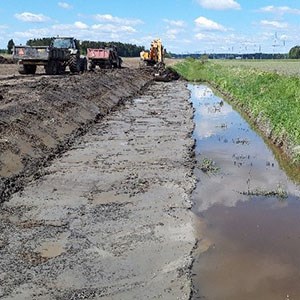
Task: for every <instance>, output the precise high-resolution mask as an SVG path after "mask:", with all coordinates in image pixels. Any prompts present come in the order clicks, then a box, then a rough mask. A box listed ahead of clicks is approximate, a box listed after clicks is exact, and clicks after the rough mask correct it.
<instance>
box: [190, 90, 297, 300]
mask: <svg viewBox="0 0 300 300" xmlns="http://www.w3.org/2000/svg"><path fill="white" fill-rule="evenodd" d="M189 88H190V90H191V99H192V101H193V105H194V107H195V110H196V111H195V124H196V127H195V131H194V137H195V139H196V141H197V143H196V145H197V146H196V154H197V167H196V169H195V175H196V177H197V179H198V184H197V188H196V190H195V192H194V195H193V200H194V213H195V214H196V215H197V216H198V225H197V235H198V239H199V247H198V249H197V251H196V259H195V263H194V267H193V284H194V286H195V290H196V291H197V292H196V293H195V295H194V298H193V299H210V300H229V299H230V300H248V299H249V300H250V299H251V300H253V299H264V300H268V299H270V300H277V299H278V300H286V299H289V300H291V299H293V300H297V299H300V255H299V254H300V187H299V186H297V185H295V184H294V183H293V182H292V181H291V180H290V179H289V178H288V177H287V176H286V175H285V173H284V172H283V171H282V170H281V169H280V167H279V165H278V163H277V161H276V159H275V157H274V155H273V153H272V151H271V150H270V149H269V148H268V147H267V146H266V145H265V143H264V141H263V140H262V138H261V137H260V136H259V135H257V134H256V133H255V132H254V131H253V130H252V129H251V127H250V126H249V125H248V124H247V123H246V122H245V121H244V120H243V118H242V117H241V116H240V115H239V114H238V113H237V112H236V111H234V110H233V108H232V107H231V106H230V105H228V104H227V103H226V102H224V100H222V99H221V98H219V97H217V96H215V95H214V94H213V92H212V91H211V89H209V88H208V87H206V86H203V85H190V86H189Z"/></svg>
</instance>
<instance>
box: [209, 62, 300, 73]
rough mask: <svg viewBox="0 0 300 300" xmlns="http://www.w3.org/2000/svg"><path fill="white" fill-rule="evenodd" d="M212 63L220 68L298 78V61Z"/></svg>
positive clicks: (299, 67)
mask: <svg viewBox="0 0 300 300" xmlns="http://www.w3.org/2000/svg"><path fill="white" fill-rule="evenodd" d="M213 62H214V63H217V64H220V65H222V66H231V67H247V68H254V69H258V70H262V71H267V72H276V73H279V74H283V75H296V76H300V60H292V59H284V60H271V59H267V60H266V59H264V60H250V59H248V60H237V59H231V60H229V59H227V60H214V61H213Z"/></svg>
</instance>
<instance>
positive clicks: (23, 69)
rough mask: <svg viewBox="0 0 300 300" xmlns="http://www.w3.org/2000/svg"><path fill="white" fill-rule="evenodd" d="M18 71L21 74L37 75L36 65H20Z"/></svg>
mask: <svg viewBox="0 0 300 300" xmlns="http://www.w3.org/2000/svg"><path fill="white" fill-rule="evenodd" d="M18 71H19V73H20V74H35V72H36V65H23V64H19V68H18Z"/></svg>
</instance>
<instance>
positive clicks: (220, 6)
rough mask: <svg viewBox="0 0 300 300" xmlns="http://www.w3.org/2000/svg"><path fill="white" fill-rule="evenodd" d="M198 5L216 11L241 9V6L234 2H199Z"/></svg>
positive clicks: (212, 0) (226, 0)
mask: <svg viewBox="0 0 300 300" xmlns="http://www.w3.org/2000/svg"><path fill="white" fill-rule="evenodd" d="M198 3H199V4H200V5H201V6H202V7H204V8H208V9H214V10H225V9H241V6H240V4H239V3H238V2H236V1H234V0H198Z"/></svg>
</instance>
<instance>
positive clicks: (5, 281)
mask: <svg viewBox="0 0 300 300" xmlns="http://www.w3.org/2000/svg"><path fill="white" fill-rule="evenodd" d="M150 78H151V74H149V73H146V72H143V73H141V71H140V70H134V69H124V70H120V71H114V72H99V74H94V73H93V74H84V75H80V76H65V77H63V78H61V77H59V76H58V77H52V76H51V77H49V76H48V77H45V76H40V77H39V76H35V77H26V78H21V79H19V78H17V79H9V80H8V79H5V80H4V81H3V80H2V82H1V85H0V91H1V95H2V96H3V98H2V100H1V103H2V104H3V105H2V106H1V114H2V116H3V117H2V118H1V122H2V123H1V130H2V135H1V136H2V140H1V141H2V144H1V148H0V151H1V178H2V186H4V187H5V188H3V193H2V199H6V201H5V202H4V203H2V205H1V215H0V218H1V221H0V226H1V228H0V270H1V272H0V283H1V284H0V297H2V298H3V299H5V300H8V299H22V300H23V299H28V300H29V299H42V300H48V299H49V300H50V299H157V298H162V299H189V297H190V292H191V280H190V267H191V263H192V259H191V251H192V249H193V247H194V245H195V238H194V234H193V220H192V215H191V212H190V211H189V208H190V206H191V203H190V193H191V191H192V190H193V188H194V184H195V180H194V177H193V175H192V169H193V166H194V157H193V154H194V152H193V146H194V140H193V139H192V137H191V134H192V130H193V121H192V115H193V109H192V107H191V105H190V103H189V102H188V98H189V92H188V90H187V88H186V85H185V83H184V82H176V83H153V84H151V85H150V87H148V88H147V89H146V90H143V93H142V94H141V95H139V96H137V94H138V93H140V91H141V90H142V88H143V87H144V86H145V85H146V84H147V83H148V82H149V80H150ZM3 82H4V84H3ZM134 94H135V95H136V96H135V97H133V98H131V100H128V101H125V105H124V106H123V105H122V106H120V107H118V109H116V110H114V111H110V110H111V109H112V107H114V106H115V105H116V104H117V103H118V102H119V100H120V99H121V100H122V99H123V100H124V99H125V98H127V97H130V96H132V95H134ZM109 111H110V113H109V114H108V115H106V116H104V115H105V114H107V112H109ZM94 120H97V122H96V123H94ZM82 132H86V134H85V135H82ZM80 135H81V137H79V136H80ZM75 139H76V141H75ZM74 141H75V142H74ZM70 144H71V145H72V148H71V149H69V150H68V151H66V149H67V148H68V147H70ZM61 152H63V153H64V154H62V155H60V156H58V157H57V158H56V159H53V153H56V154H60V153H61ZM49 159H52V161H51V164H49V163H48V167H45V168H41V166H42V165H44V164H45V163H46V162H47V161H48V160H49ZM27 174H28V175H29V177H27ZM9 182H10V183H11V185H10V186H9V184H8V183H9ZM18 185H19V186H22V185H24V189H23V190H21V191H19V192H18V193H14V194H13V195H11V193H12V191H13V190H16V189H17V187H18ZM16 186H17V187H16ZM10 195H11V196H10Z"/></svg>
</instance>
